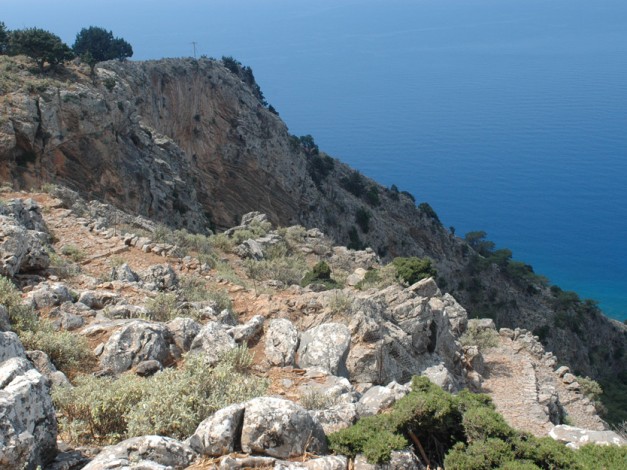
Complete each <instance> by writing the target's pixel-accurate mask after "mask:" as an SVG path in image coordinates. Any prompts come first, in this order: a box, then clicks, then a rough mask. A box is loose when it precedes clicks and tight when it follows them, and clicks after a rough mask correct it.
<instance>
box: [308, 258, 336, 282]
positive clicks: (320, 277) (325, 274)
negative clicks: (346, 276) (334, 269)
mask: <svg viewBox="0 0 627 470" xmlns="http://www.w3.org/2000/svg"><path fill="white" fill-rule="evenodd" d="M310 284H319V285H322V286H324V287H325V288H327V289H336V288H338V287H339V284H338V283H337V282H336V281H335V280H334V279H332V278H331V268H330V267H329V265H328V264H327V263H325V262H324V261H320V262H319V263H318V264H316V265H315V266H314V267H313V268H312V270H311V271H309V272H308V273H307V274H305V277H303V280H302V281H301V283H300V285H301V286H302V287H306V286H308V285H310Z"/></svg>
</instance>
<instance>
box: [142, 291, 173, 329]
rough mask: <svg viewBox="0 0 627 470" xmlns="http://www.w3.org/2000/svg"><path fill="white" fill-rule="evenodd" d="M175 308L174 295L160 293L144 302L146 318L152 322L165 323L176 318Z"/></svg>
mask: <svg viewBox="0 0 627 470" xmlns="http://www.w3.org/2000/svg"><path fill="white" fill-rule="evenodd" d="M176 306H177V301H176V295H174V294H165V293H160V294H157V296H156V297H154V298H152V299H150V300H148V301H147V302H146V309H148V317H149V319H150V320H152V321H160V322H167V321H170V320H172V319H174V318H176V316H177V315H176V313H177V310H176Z"/></svg>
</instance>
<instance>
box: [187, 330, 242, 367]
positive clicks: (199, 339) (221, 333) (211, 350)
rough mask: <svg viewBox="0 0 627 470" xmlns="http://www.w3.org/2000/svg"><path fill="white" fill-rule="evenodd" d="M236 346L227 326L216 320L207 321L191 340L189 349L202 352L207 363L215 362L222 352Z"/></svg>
mask: <svg viewBox="0 0 627 470" xmlns="http://www.w3.org/2000/svg"><path fill="white" fill-rule="evenodd" d="M236 347H237V344H236V343H235V340H234V339H233V338H232V337H231V335H229V333H228V328H227V327H225V326H224V325H222V324H221V323H218V322H209V323H207V324H206V325H205V326H203V327H202V329H201V330H200V331H199V332H198V334H197V335H196V337H195V338H194V340H193V341H192V345H191V347H190V351H192V352H194V353H202V354H203V357H204V358H205V361H207V363H208V364H216V363H217V362H218V361H219V360H220V357H221V356H222V355H223V354H224V353H226V352H227V351H230V350H231V349H234V348H236Z"/></svg>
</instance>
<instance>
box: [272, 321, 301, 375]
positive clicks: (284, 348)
mask: <svg viewBox="0 0 627 470" xmlns="http://www.w3.org/2000/svg"><path fill="white" fill-rule="evenodd" d="M297 347H298V330H297V329H296V327H295V326H294V325H293V324H292V322H291V321H289V320H287V319H284V318H278V319H275V320H271V321H270V326H269V327H268V330H267V331H266V346H265V352H266V359H268V361H269V362H270V364H272V365H273V366H280V367H283V366H291V365H293V364H294V356H295V355H296V348H297Z"/></svg>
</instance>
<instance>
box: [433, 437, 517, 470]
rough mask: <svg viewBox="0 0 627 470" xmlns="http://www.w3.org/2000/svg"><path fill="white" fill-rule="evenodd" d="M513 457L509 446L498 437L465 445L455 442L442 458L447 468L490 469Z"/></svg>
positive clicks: (455, 469) (456, 469) (458, 469)
mask: <svg viewBox="0 0 627 470" xmlns="http://www.w3.org/2000/svg"><path fill="white" fill-rule="evenodd" d="M514 458H515V456H514V453H513V452H512V449H511V448H510V446H509V445H508V444H507V443H505V442H503V441H502V440H500V439H487V440H485V441H478V442H474V443H472V444H470V445H469V446H465V445H464V444H462V443H458V444H455V445H454V446H453V448H452V450H451V451H450V452H449V453H448V454H447V455H446V457H445V458H444V467H445V468H446V469H447V470H491V469H493V468H498V467H500V466H501V465H502V464H504V463H506V462H511V461H513V460H514Z"/></svg>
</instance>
